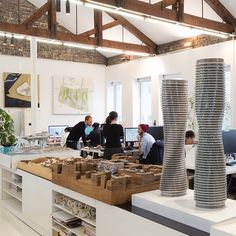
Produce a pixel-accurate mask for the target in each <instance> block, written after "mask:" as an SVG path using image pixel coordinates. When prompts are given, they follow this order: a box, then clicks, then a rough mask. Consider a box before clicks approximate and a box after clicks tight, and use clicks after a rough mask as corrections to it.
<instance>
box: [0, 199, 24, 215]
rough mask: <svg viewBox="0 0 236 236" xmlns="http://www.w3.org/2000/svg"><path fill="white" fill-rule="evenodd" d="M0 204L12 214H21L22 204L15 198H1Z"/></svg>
mask: <svg viewBox="0 0 236 236" xmlns="http://www.w3.org/2000/svg"><path fill="white" fill-rule="evenodd" d="M2 205H3V206H4V207H5V208H7V209H8V210H9V211H10V212H11V213H12V214H14V215H15V216H17V217H20V216H21V214H22V204H21V202H19V201H18V200H17V199H15V198H11V199H7V200H2Z"/></svg>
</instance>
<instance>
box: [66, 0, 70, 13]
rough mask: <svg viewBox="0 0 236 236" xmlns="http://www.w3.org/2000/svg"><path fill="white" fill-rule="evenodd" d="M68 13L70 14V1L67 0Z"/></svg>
mask: <svg viewBox="0 0 236 236" xmlns="http://www.w3.org/2000/svg"><path fill="white" fill-rule="evenodd" d="M66 15H70V1H69V0H66Z"/></svg>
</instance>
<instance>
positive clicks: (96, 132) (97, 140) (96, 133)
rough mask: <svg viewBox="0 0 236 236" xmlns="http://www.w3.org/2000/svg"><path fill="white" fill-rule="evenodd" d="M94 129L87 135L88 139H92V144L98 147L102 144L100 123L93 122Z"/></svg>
mask: <svg viewBox="0 0 236 236" xmlns="http://www.w3.org/2000/svg"><path fill="white" fill-rule="evenodd" d="M92 127H93V130H92V132H91V133H90V134H89V135H88V136H87V137H86V140H90V145H91V146H92V147H97V146H98V145H101V130H100V127H99V123H97V122H95V123H93V126H92Z"/></svg>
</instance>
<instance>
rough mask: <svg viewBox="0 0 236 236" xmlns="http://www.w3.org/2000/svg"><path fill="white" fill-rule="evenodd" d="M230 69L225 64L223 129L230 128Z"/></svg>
mask: <svg viewBox="0 0 236 236" xmlns="http://www.w3.org/2000/svg"><path fill="white" fill-rule="evenodd" d="M231 109H232V105H231V71H230V66H226V69H225V111H224V120H223V127H222V129H223V130H229V129H231V118H232V117H231V113H232V111H231Z"/></svg>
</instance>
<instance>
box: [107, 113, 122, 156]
mask: <svg viewBox="0 0 236 236" xmlns="http://www.w3.org/2000/svg"><path fill="white" fill-rule="evenodd" d="M117 118H118V113H117V112H116V111H111V112H110V113H109V116H108V117H107V119H106V124H105V125H104V126H103V135H104V137H105V139H106V145H105V150H104V156H103V158H104V159H108V160H110V159H111V157H112V155H113V154H116V153H123V152H124V150H123V148H122V146H121V142H120V139H121V138H122V137H123V136H124V132H123V127H122V125H120V124H117Z"/></svg>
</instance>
